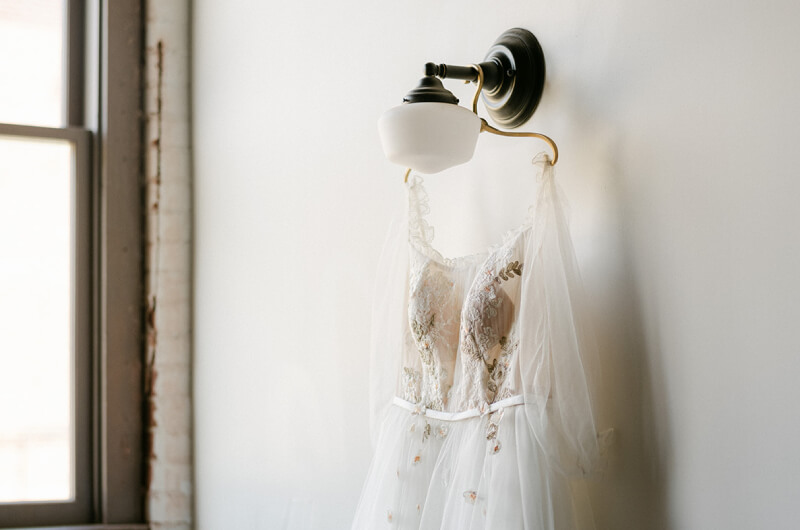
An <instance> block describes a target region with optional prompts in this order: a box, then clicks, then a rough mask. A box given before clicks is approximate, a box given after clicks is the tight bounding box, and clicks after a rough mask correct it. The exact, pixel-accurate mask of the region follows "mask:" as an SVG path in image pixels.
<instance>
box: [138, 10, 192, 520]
mask: <svg viewBox="0 0 800 530" xmlns="http://www.w3.org/2000/svg"><path fill="white" fill-rule="evenodd" d="M146 46H147V49H146V85H145V100H146V107H145V108H146V112H147V130H146V131H147V132H146V136H147V138H146V140H147V152H146V185H147V195H146V196H147V254H146V256H147V258H146V260H147V261H146V270H147V283H146V288H147V307H148V329H147V377H146V384H147V392H148V396H149V410H150V444H149V445H150V454H149V457H148V458H149V477H148V479H149V491H148V495H147V514H148V519H149V521H150V523H151V527H152V528H153V529H170V530H172V529H175V530H178V529H180V530H184V529H186V530H188V529H190V528H192V527H193V523H192V512H193V506H192V502H193V501H192V499H193V475H192V473H193V472H192V421H191V420H192V414H191V410H192V408H191V351H192V348H191V325H192V320H191V285H192V284H191V263H192V261H191V241H192V214H191V205H192V202H191V189H192V187H191V182H192V180H191V167H190V166H191V157H190V149H191V146H190V133H189V130H190V129H189V119H190V106H189V2H188V1H186V0H171V1H170V2H158V1H156V0H148V2H147V21H146Z"/></svg>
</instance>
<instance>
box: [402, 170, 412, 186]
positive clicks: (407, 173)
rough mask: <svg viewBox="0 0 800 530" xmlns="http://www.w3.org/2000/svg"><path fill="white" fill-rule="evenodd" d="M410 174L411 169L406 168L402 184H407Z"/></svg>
mask: <svg viewBox="0 0 800 530" xmlns="http://www.w3.org/2000/svg"><path fill="white" fill-rule="evenodd" d="M410 174H411V168H408V169H406V174H405V176H404V177H403V182H405V183H407V182H408V176H409V175H410Z"/></svg>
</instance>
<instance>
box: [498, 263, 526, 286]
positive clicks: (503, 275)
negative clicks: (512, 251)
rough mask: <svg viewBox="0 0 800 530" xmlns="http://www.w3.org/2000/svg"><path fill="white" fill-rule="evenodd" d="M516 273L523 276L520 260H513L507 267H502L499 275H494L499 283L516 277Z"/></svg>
mask: <svg viewBox="0 0 800 530" xmlns="http://www.w3.org/2000/svg"><path fill="white" fill-rule="evenodd" d="M515 273H516V275H517V276H522V263H520V262H519V261H512V262H510V263H509V264H508V265H506V266H505V267H500V270H499V271H498V273H497V276H495V277H494V281H496V282H497V283H502V282H504V281H508V280H509V279H510V278H513V277H514V274H515Z"/></svg>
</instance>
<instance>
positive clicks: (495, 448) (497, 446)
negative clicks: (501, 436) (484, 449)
mask: <svg viewBox="0 0 800 530" xmlns="http://www.w3.org/2000/svg"><path fill="white" fill-rule="evenodd" d="M502 447H503V446H502V444H501V443H500V440H495V441H494V444H493V445H492V454H493V455H496V454H497V453H499V452H500V449H501V448H502Z"/></svg>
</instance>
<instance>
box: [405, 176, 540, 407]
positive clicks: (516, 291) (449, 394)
mask: <svg viewBox="0 0 800 530" xmlns="http://www.w3.org/2000/svg"><path fill="white" fill-rule="evenodd" d="M409 191H410V193H409V208H410V211H409V244H410V246H411V249H412V252H411V254H410V263H409V267H410V269H409V284H408V329H407V334H406V335H407V340H406V341H405V342H406V344H405V351H404V354H403V367H402V373H401V381H400V382H399V387H400V388H399V389H398V393H397V395H398V396H399V397H401V398H402V399H404V400H406V401H409V402H411V403H415V404H419V405H420V406H422V407H425V408H426V409H433V410H440V411H448V412H460V411H465V410H469V409H474V408H478V409H480V408H482V407H486V406H488V405H491V404H492V403H495V402H497V401H500V400H503V399H507V398H510V397H513V396H514V395H516V393H517V389H518V388H519V381H518V378H517V373H516V372H517V371H516V369H515V365H516V363H517V350H518V340H517V338H516V320H517V316H518V301H519V298H520V278H521V276H522V271H523V268H524V267H525V264H524V263H523V260H522V256H523V255H524V249H521V248H519V247H520V246H521V245H522V244H523V238H521V237H520V235H521V234H522V233H524V231H525V230H527V229H528V228H529V223H528V222H527V221H526V223H523V225H522V226H520V227H519V228H517V229H515V230H512V231H511V232H509V233H508V234H506V236H505V237H504V239H503V241H502V243H501V244H499V245H497V246H495V247H493V248H490V249H489V250H488V251H487V252H485V253H482V254H475V255H471V256H465V257H461V258H456V259H447V258H444V257H442V255H441V254H440V253H439V252H437V251H436V250H435V249H434V248H433V246H432V243H431V240H432V238H433V229H432V228H431V227H430V226H429V225H428V223H427V221H426V219H425V215H426V214H427V212H428V205H427V197H426V195H425V192H424V190H423V188H422V182H421V180H419V179H416V180H414V181H413V182H412V183H411V185H410V188H409Z"/></svg>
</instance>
